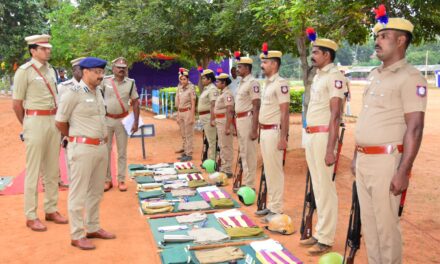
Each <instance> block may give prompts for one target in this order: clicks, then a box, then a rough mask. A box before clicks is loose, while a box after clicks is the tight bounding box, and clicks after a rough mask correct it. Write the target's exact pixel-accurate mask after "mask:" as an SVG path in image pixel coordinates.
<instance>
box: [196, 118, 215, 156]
mask: <svg viewBox="0 0 440 264" xmlns="http://www.w3.org/2000/svg"><path fill="white" fill-rule="evenodd" d="M199 119H200V121H201V122H202V124H203V131H205V137H206V138H207V139H208V144H209V149H208V159H211V160H214V161H215V156H216V152H217V150H216V142H217V129H216V128H215V127H212V126H211V124H210V119H211V116H210V114H206V115H201V116H199Z"/></svg>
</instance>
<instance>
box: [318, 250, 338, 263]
mask: <svg viewBox="0 0 440 264" xmlns="http://www.w3.org/2000/svg"><path fill="white" fill-rule="evenodd" d="M343 260H344V258H343V257H342V256H341V254H339V253H336V252H330V253H327V254H325V255H322V257H320V258H319V264H342V261H343Z"/></svg>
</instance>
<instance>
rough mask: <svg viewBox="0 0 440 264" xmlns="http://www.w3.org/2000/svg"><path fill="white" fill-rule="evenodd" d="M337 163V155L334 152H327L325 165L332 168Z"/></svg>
mask: <svg viewBox="0 0 440 264" xmlns="http://www.w3.org/2000/svg"><path fill="white" fill-rule="evenodd" d="M335 162H336V155H335V153H334V152H333V151H332V152H327V153H326V154H325V165H327V166H329V167H330V166H331V165H333V164H335Z"/></svg>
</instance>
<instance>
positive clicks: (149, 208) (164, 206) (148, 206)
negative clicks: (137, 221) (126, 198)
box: [141, 200, 174, 214]
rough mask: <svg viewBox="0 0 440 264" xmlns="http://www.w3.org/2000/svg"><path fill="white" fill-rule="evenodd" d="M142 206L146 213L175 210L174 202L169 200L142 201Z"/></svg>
mask: <svg viewBox="0 0 440 264" xmlns="http://www.w3.org/2000/svg"><path fill="white" fill-rule="evenodd" d="M141 208H142V211H143V212H144V213H145V214H159V213H169V212H172V211H173V210H174V206H173V203H172V202H170V201H167V200H156V201H148V200H143V201H141Z"/></svg>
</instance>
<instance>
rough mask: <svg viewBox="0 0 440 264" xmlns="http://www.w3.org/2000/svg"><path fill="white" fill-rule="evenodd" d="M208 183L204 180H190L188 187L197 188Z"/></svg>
mask: <svg viewBox="0 0 440 264" xmlns="http://www.w3.org/2000/svg"><path fill="white" fill-rule="evenodd" d="M206 185H208V183H207V182H206V181H204V180H194V181H190V182H188V187H190V188H194V189H195V188H197V187H202V186H206Z"/></svg>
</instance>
